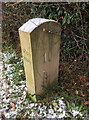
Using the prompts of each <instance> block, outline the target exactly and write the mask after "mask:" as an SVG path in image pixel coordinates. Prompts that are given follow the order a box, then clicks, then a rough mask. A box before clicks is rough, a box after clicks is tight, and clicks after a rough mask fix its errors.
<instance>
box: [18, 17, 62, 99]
mask: <svg viewBox="0 0 89 120" xmlns="http://www.w3.org/2000/svg"><path fill="white" fill-rule="evenodd" d="M19 36H20V42H21V49H22V55H23V60H24V68H25V75H26V84H27V89H28V92H29V93H30V94H36V95H43V94H44V89H43V87H47V88H50V87H52V86H53V85H54V84H55V82H56V81H57V80H58V68H59V51H60V37H61V26H60V24H58V23H57V22H56V21H54V20H49V19H43V18H34V19H30V20H29V21H28V22H26V23H25V24H23V25H22V27H20V28H19ZM33 99H34V100H35V101H36V96H34V97H33Z"/></svg>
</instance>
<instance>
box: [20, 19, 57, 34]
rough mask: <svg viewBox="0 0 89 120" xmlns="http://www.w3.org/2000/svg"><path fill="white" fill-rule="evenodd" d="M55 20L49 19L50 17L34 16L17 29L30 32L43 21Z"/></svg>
mask: <svg viewBox="0 0 89 120" xmlns="http://www.w3.org/2000/svg"><path fill="white" fill-rule="evenodd" d="M50 21H52V22H56V21H55V20H50V19H44V18H34V19H30V20H29V21H27V22H26V23H24V24H23V25H22V26H21V27H20V28H19V30H21V31H24V32H32V31H33V30H34V29H35V28H36V27H38V26H39V25H40V24H42V23H45V22H50Z"/></svg>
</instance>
